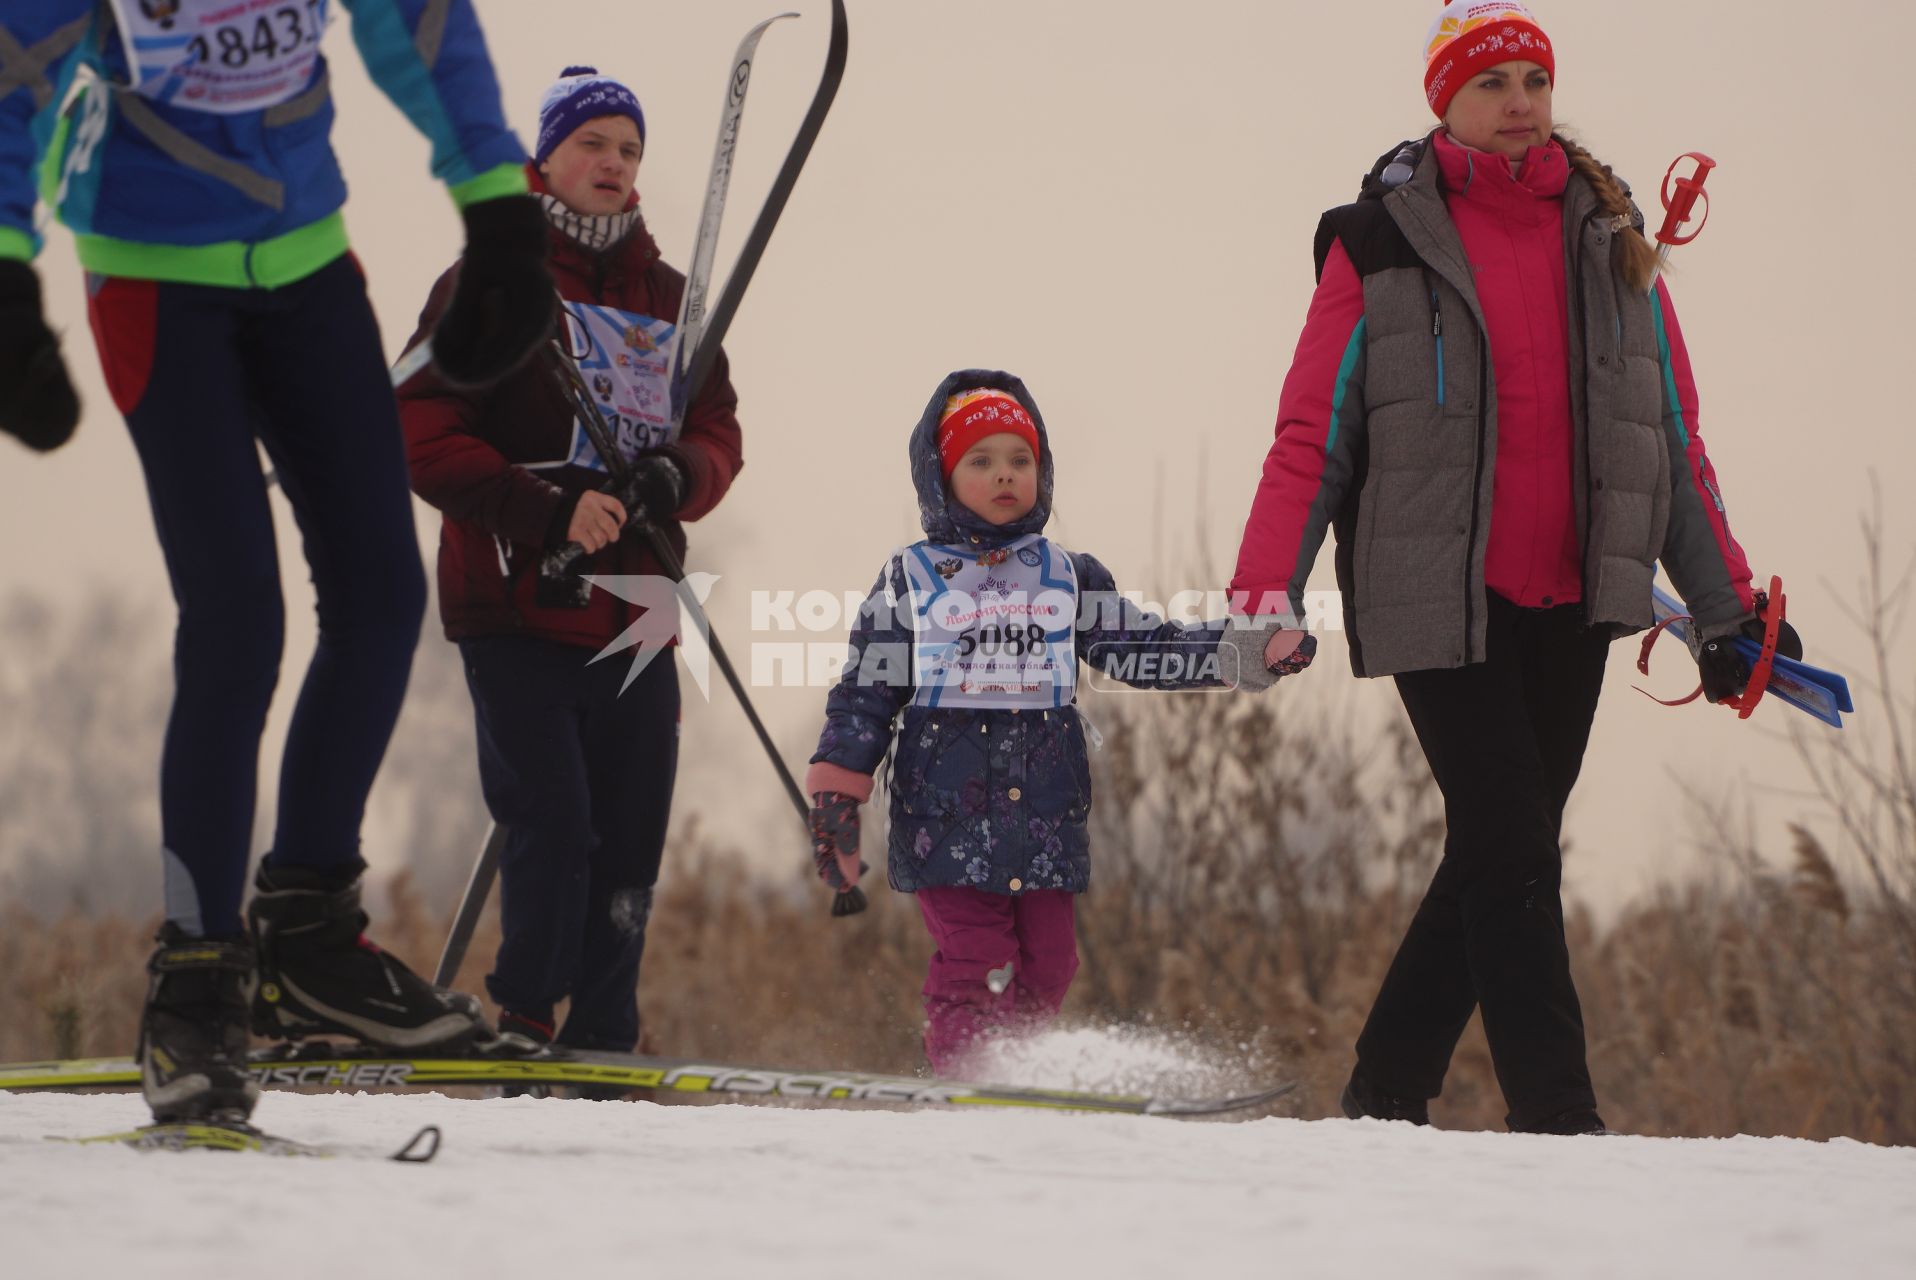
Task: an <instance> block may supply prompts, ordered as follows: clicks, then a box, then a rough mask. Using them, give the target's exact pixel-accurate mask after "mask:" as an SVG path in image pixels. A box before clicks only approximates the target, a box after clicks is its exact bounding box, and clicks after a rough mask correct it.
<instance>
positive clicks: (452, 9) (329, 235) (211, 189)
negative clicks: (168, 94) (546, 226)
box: [0, 0, 526, 288]
mask: <svg viewBox="0 0 1916 1280" xmlns="http://www.w3.org/2000/svg"><path fill="white" fill-rule="evenodd" d="M339 3H340V5H341V6H342V7H343V8H344V9H345V10H346V11H347V12H348V13H349V14H350V16H351V19H352V31H353V40H354V43H355V44H356V45H357V46H358V47H359V52H360V56H361V58H363V59H364V61H365V63H366V67H367V69H368V71H369V72H370V73H371V74H372V78H373V80H374V82H375V83H377V84H378V85H379V87H380V88H381V89H382V90H383V91H384V92H385V93H386V96H387V97H389V98H391V99H392V101H393V102H394V103H395V104H396V105H397V106H398V107H399V108H400V109H401V110H402V111H404V112H405V113H406V115H407V117H408V118H409V119H411V120H412V122H413V124H414V125H415V126H417V127H418V129H419V130H420V132H422V133H424V134H425V135H426V137H427V138H428V139H430V140H431V142H432V170H433V173H434V175H435V176H437V177H438V178H439V179H440V180H442V181H443V182H445V183H446V184H447V186H448V187H449V188H450V189H451V192H452V196H453V199H454V201H455V202H456V203H457V204H459V205H460V206H461V207H464V206H465V205H467V204H470V203H473V202H475V201H478V200H485V199H490V198H493V197H495V196H501V195H509V194H514V193H517V192H523V191H524V190H525V189H526V185H525V176H524V172H523V169H522V166H523V164H524V163H525V158H526V153H525V149H524V148H523V147H522V146H521V145H520V144H519V141H518V140H517V139H516V138H515V137H514V136H513V134H512V131H511V130H510V129H508V128H507V127H506V123H505V117H504V114H503V112H502V110H501V108H500V103H499V86H498V81H497V80H496V78H495V77H494V74H493V70H492V63H491V61H490V59H489V58H488V56H487V53H486V46H485V40H484V38H483V37H482V35H481V34H480V30H479V22H478V19H477V18H476V17H475V16H474V14H473V10H472V4H471V2H470V0H339ZM135 6H137V9H136V8H135ZM331 9H332V4H331V3H330V0H277V2H269V0H7V4H6V6H5V11H4V13H3V14H0V257H11V258H31V257H32V256H33V255H34V254H35V253H37V252H38V250H39V247H40V237H39V235H38V234H37V232H36V231H35V229H34V223H33V211H34V204H35V198H36V194H37V195H38V196H39V198H41V199H44V200H46V201H47V203H48V204H49V205H52V206H54V207H55V208H56V210H57V212H58V216H59V218H60V221H61V222H63V223H65V224H66V225H67V226H68V227H69V228H71V229H72V230H73V232H74V235H75V237H76V240H77V242H78V246H79V254H80V261H81V264H82V265H83V266H85V267H86V268H87V269H88V270H89V271H96V272H99V273H101V274H104V275H118V276H132V277H136V278H142V279H154V280H174V281H182V282H187V283H194V284H210V285H224V286H229V287H234V288H274V287H277V286H280V285H285V284H290V283H291V282H293V281H295V280H299V279H302V278H303V277H305V276H307V275H310V274H312V272H314V271H316V270H318V269H319V268H320V267H322V266H325V265H326V264H327V263H328V262H331V261H332V260H334V259H335V258H337V257H339V256H340V255H341V254H342V253H344V252H345V251H346V248H347V244H346V232H345V226H344V223H343V221H342V220H341V218H340V214H339V209H340V206H341V205H342V204H344V203H345V200H346V183H345V180H344V179H343V178H342V177H341V175H340V171H339V163H338V161H337V159H336V158H335V157H334V155H333V150H332V145H331V142H330V140H329V135H330V133H331V131H332V123H333V104H332V97H331V93H330V88H329V82H328V75H327V69H326V60H325V58H324V57H323V56H320V57H318V58H316V59H314V61H313V65H312V70H311V74H310V76H309V77H308V78H307V80H306V83H305V86H304V88H303V89H300V90H299V91H298V92H296V93H293V94H292V95H291V96H290V97H287V98H286V99H285V100H284V101H280V102H277V103H276V104H274V105H272V106H270V107H268V108H267V109H265V110H254V111H242V112H237V113H228V114H221V113H216V112H212V111H206V110H201V109H197V108H194V107H192V106H187V105H181V104H182V103H184V102H186V101H187V99H186V98H185V96H183V95H182V96H176V97H173V98H170V99H168V98H164V97H161V96H156V95H152V94H142V93H139V92H136V91H134V90H133V89H132V88H130V87H128V86H129V85H130V83H131V82H132V79H133V76H132V74H131V73H130V71H129V63H128V54H127V50H126V47H125V46H126V44H127V41H126V40H125V39H124V38H123V37H124V36H125V34H126V32H125V31H124V30H123V29H122V23H123V18H122V15H123V14H135V15H138V16H139V18H141V19H143V20H147V21H153V22H162V23H165V24H166V25H167V29H168V30H177V31H179V32H182V33H185V32H191V31H195V30H198V31H202V32H204V31H207V30H209V29H211V28H209V27H207V26H202V25H201V22H202V19H204V21H206V22H207V23H212V22H214V21H215V20H217V22H218V23H219V24H223V25H222V28H221V29H218V30H216V31H215V34H217V35H219V36H220V40H219V41H218V42H210V41H205V40H202V41H200V42H199V43H200V47H201V48H202V49H210V50H211V52H210V55H209V56H215V57H222V56H223V57H226V58H228V59H229V61H228V62H227V64H226V65H227V66H228V67H233V66H235V65H237V64H235V63H234V62H232V61H230V59H232V58H240V59H245V58H250V57H255V56H262V55H264V56H269V57H270V56H271V53H272V51H274V50H276V49H279V50H283V49H284V48H286V45H287V42H289V41H306V42H310V43H317V41H318V38H319V33H320V31H322V30H323V29H324V24H325V20H326V18H327V17H328V16H329V15H330V11H331ZM224 26H230V27H231V28H232V29H233V30H232V32H231V33H230V34H231V35H232V39H230V40H229V39H227V38H226V36H227V35H228V34H229V33H228V32H227V31H225V30H224V29H223V27H224ZM175 39H176V40H177V41H178V43H179V44H180V45H182V46H185V45H187V44H188V43H189V42H188V40H187V38H186V36H185V35H184V34H182V35H180V36H177V37H175ZM164 43H166V42H165V41H156V40H152V39H150V38H149V39H148V41H147V44H148V45H149V46H153V45H161V44H164ZM76 80H77V81H78V89H77V91H75V83H76Z"/></svg>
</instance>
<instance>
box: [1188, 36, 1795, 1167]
mask: <svg viewBox="0 0 1916 1280" xmlns="http://www.w3.org/2000/svg"><path fill="white" fill-rule="evenodd" d="M1425 58H1426V69H1425V75H1424V86H1425V89H1426V95H1427V98H1428V101H1429V103H1430V106H1431V109H1432V110H1433V111H1434V112H1435V113H1436V115H1437V117H1438V118H1439V119H1440V120H1441V121H1442V122H1443V123H1442V125H1441V126H1440V127H1439V128H1437V129H1436V130H1434V131H1433V132H1432V133H1431V134H1429V135H1428V136H1427V137H1426V138H1424V139H1423V140H1422V141H1420V142H1413V143H1408V144H1405V145H1404V146H1403V147H1401V148H1399V149H1397V150H1396V151H1394V152H1393V153H1392V154H1389V155H1386V156H1385V157H1383V158H1381V159H1380V160H1379V161H1378V163H1377V166H1376V168H1375V169H1374V170H1373V171H1372V174H1371V176H1370V177H1369V178H1368V179H1367V180H1366V182H1365V184H1364V191H1363V195H1362V198H1360V199H1359V200H1358V201H1357V203H1355V204H1352V205H1346V206H1344V207H1342V208H1339V209H1334V210H1332V211H1331V212H1329V213H1327V214H1326V215H1325V216H1324V219H1323V222H1322V223H1321V225H1320V227H1319V231H1318V236H1317V261H1318V286H1317V291H1316V294H1315V295H1314V296H1313V297H1312V299H1311V305H1310V313H1309V316H1308V318H1307V319H1306V321H1305V325H1304V332H1303V336H1302V337H1301V338H1300V339H1299V342H1298V347H1297V354H1296V357H1295V360H1294V362H1293V364H1292V366H1291V370H1290V374H1289V376H1288V377H1287V378H1286V380H1285V383H1284V390H1283V394H1282V398H1281V401H1280V404H1279V410H1278V422H1277V438H1276V441H1275V443H1274V444H1273V445H1272V447H1271V450H1270V454H1269V456H1268V457H1267V458H1266V460H1265V463H1264V472H1263V477H1262V479H1261V480H1260V482H1259V485H1258V490H1257V496H1256V499H1255V501H1254V503H1253V505H1252V508H1251V514H1250V518H1249V520H1248V522H1247V524H1246V527H1245V530H1244V539H1243V543H1242V546H1241V547H1240V549H1239V552H1238V561H1237V571H1236V574H1235V576H1234V578H1233V580H1232V584H1231V585H1232V592H1233V613H1234V615H1235V616H1234V618H1233V624H1232V628H1231V630H1230V631H1229V632H1228V633H1227V635H1226V638H1225V640H1224V642H1223V643H1224V645H1225V646H1227V647H1230V648H1232V649H1234V650H1235V651H1236V653H1237V655H1238V656H1239V657H1240V658H1242V659H1246V660H1244V661H1241V662H1240V663H1239V664H1238V667H1239V669H1241V670H1243V671H1245V672H1246V673H1248V676H1247V678H1248V679H1249V680H1250V681H1251V682H1252V683H1255V682H1257V681H1258V680H1259V679H1260V678H1261V675H1260V673H1261V672H1262V670H1263V664H1262V663H1259V662H1255V661H1251V660H1249V659H1250V658H1251V657H1252V656H1253V655H1254V654H1262V653H1263V652H1264V650H1265V648H1266V646H1267V645H1269V644H1288V643H1289V641H1288V640H1284V641H1281V642H1280V641H1278V640H1276V639H1273V638H1272V637H1273V632H1274V631H1277V630H1279V629H1281V628H1284V627H1288V626H1294V625H1296V618H1297V617H1299V616H1301V605H1302V594H1303V587H1304V582H1305V579H1306V578H1307V577H1308V575H1309V573H1310V569H1311V564H1312V562H1313V561H1314V560H1315V559H1316V555H1317V550H1318V547H1319V545H1320V544H1321V542H1322V541H1323V538H1324V534H1325V532H1326V530H1327V529H1330V528H1335V530H1336V533H1337V574H1338V584H1339V586H1340V588H1341V589H1342V593H1343V607H1344V624H1345V629H1346V632H1347V634H1348V638H1349V641H1350V648H1351V660H1352V665H1353V668H1354V669H1355V671H1356V673H1357V674H1358V675H1360V676H1383V675H1390V676H1394V677H1395V678H1396V682H1397V687H1398V691H1399V693H1400V695H1401V697H1402V699H1403V702H1404V707H1405V710H1406V711H1407V712H1408V713H1409V715H1410V720H1411V723H1412V725H1413V726H1414V728H1415V730H1416V733H1417V738H1418V741H1419V743H1420V744H1421V745H1422V747H1423V750H1424V755H1425V758H1426V759H1427V760H1428V762H1429V764H1430V767H1431V771H1432V773H1433V775H1434V776H1435V778H1436V781H1437V784H1438V786H1439V787H1440V788H1441V790H1442V791H1443V795H1444V803H1445V809H1446V815H1447V819H1448V835H1447V839H1446V841H1445V847H1444V857H1443V860H1442V862H1441V864H1440V865H1439V867H1438V869H1437V873H1436V876H1435V878H1434V879H1433V881H1432V883H1431V885H1430V888H1429V891H1428V893H1427V894H1426V896H1425V898H1424V900H1423V903H1422V904H1421V905H1420V907H1419V908H1418V911H1417V914H1416V916H1415V918H1414V919H1413V920H1412V922H1411V925H1410V928H1409V930H1408V932H1407V933H1406V934H1405V937H1404V940H1403V943H1402V945H1401V946H1400V948H1399V950H1398V953H1397V956H1396V958H1395V960H1394V961H1393V962H1392V964H1391V967H1390V970H1389V973H1388V974H1387V975H1386V977H1385V979H1384V982H1383V987H1382V989H1381V990H1380V991H1379V992H1378V995H1377V1000H1376V1003H1375V1004H1374V1006H1373V1007H1372V1010H1371V1014H1370V1018H1369V1020H1368V1022H1367V1023H1366V1025H1365V1027H1364V1030H1363V1033H1362V1035H1360V1036H1359V1038H1358V1042H1357V1065H1356V1069H1355V1070H1354V1071H1353V1072H1352V1074H1351V1079H1350V1083H1349V1085H1348V1086H1347V1088H1346V1089H1345V1092H1344V1097H1343V1106H1344V1110H1345V1111H1346V1112H1347V1113H1348V1114H1349V1115H1351V1116H1352V1117H1353V1118H1356V1117H1359V1116H1375V1117H1378V1118H1383V1119H1399V1120H1410V1121H1413V1122H1415V1123H1419V1124H1422V1123H1426V1122H1427V1120H1428V1114H1427V1109H1428V1102H1429V1100H1430V1099H1431V1098H1434V1097H1436V1096H1437V1095H1438V1093H1439V1092H1440V1090H1441V1088H1442V1085H1443V1078H1444V1072H1445V1070H1446V1068H1447V1067H1448V1065H1449V1062H1450V1055H1451V1052H1452V1050H1453V1048H1454V1047H1455V1045H1456V1042H1457V1038H1458V1036H1459V1035H1461V1034H1462V1032H1463V1029H1464V1026H1465V1024H1466V1023H1468V1022H1469V1020H1470V1015H1471V1012H1472V1010H1473V1009H1477V1008H1481V1009H1482V1010H1483V1019H1484V1030H1485V1033H1486V1035H1487V1037H1488V1039H1489V1042H1490V1049H1491V1057H1492V1060H1493V1062H1494V1064H1495V1067H1496V1071H1497V1078H1498V1082H1499V1083H1500V1085H1501V1086H1502V1088H1503V1092H1504V1098H1505V1101H1506V1103H1507V1104H1508V1107H1509V1115H1508V1123H1509V1125H1510V1127H1511V1128H1512V1129H1517V1130H1527V1131H1533V1132H1544V1133H1592V1132H1602V1131H1603V1129H1604V1124H1603V1120H1602V1119H1601V1117H1600V1116H1599V1115H1598V1113H1597V1105H1596V1095H1595V1092H1594V1091H1593V1089H1592V1087H1591V1082H1590V1072H1589V1067H1588V1065H1587V1062H1586V1057H1585V1051H1584V1035H1583V1019H1582V1013H1581V1010H1580V1009H1579V1006H1578V1003H1577V994H1576V989H1575V987H1574V986H1573V985H1572V982H1571V978H1570V964H1569V955H1568V953H1567V951H1566V949H1565V944H1564V930H1563V908H1562V902H1561V898H1560V893H1559V887H1560V882H1561V872H1562V853H1561V849H1560V847H1559V833H1560V829H1561V825H1562V819H1563V809H1564V803H1565V801H1566V800H1567V799H1568V798H1569V795H1570V790H1571V786H1572V785H1573V784H1574V783H1575V781H1576V778H1577V772H1578V769H1579V767H1580V766H1581V763H1582V759H1583V751H1584V745H1585V743H1586V742H1587V740H1588V738H1589V733H1590V725H1591V722H1592V720H1593V718H1594V717H1595V714H1596V707H1597V696H1598V691H1599V689H1600V687H1601V685H1602V681H1603V669H1604V658H1605V651H1606V650H1607V648H1608V646H1609V643H1610V641H1611V640H1612V639H1614V638H1616V637H1617V636H1619V635H1623V634H1627V633H1629V632H1631V631H1635V630H1640V629H1642V628H1643V627H1646V626H1648V625H1649V623H1650V621H1651V614H1650V588H1651V579H1652V574H1653V572H1654V566H1655V564H1656V562H1657V561H1658V560H1661V561H1662V562H1663V564H1664V566H1665V568H1666V569H1667V571H1668V572H1669V575H1670V578H1671V580H1672V582H1673V583H1674V584H1675V586H1676V588H1677V590H1678V591H1679V592H1680V593H1681V594H1682V595H1683V597H1684V599H1685V600H1686V602H1687V603H1688V605H1689V606H1690V608H1691V610H1692V612H1693V614H1694V616H1695V618H1696V619H1697V623H1698V630H1699V633H1700V635H1701V636H1702V637H1703V639H1704V641H1705V642H1706V645H1707V647H1706V649H1705V652H1704V653H1703V655H1702V666H1703V673H1704V681H1705V686H1706V691H1707V692H1708V694H1709V695H1710V697H1711V699H1712V700H1717V699H1719V698H1721V697H1723V696H1724V695H1726V694H1730V693H1734V692H1736V691H1738V690H1740V688H1741V687H1742V683H1743V681H1744V680H1745V679H1746V678H1747V672H1746V671H1744V670H1742V669H1741V667H1740V665H1739V660H1738V659H1736V658H1735V656H1734V654H1733V652H1732V650H1731V648H1730V645H1729V641H1730V640H1731V639H1732V638H1733V637H1734V635H1735V634H1736V633H1737V632H1739V631H1742V630H1745V629H1747V628H1749V627H1751V626H1753V625H1755V623H1754V621H1753V620H1754V610H1755V607H1756V601H1755V598H1754V596H1753V594H1752V591H1751V587H1750V569H1749V565H1748V563H1747V562H1746V561H1745V559H1744V555H1743V551H1742V549H1741V548H1740V547H1739V546H1738V545H1737V543H1736V540H1735V539H1734V538H1733V537H1732V536H1731V534H1730V528H1729V524H1728V522H1727V519H1726V516H1725V512H1724V505H1723V501H1722V498H1721V496H1720V494H1719V491H1718V486H1717V483H1716V478H1715V475H1714V473H1713V472H1712V470H1711V467H1710V462H1709V459H1708V458H1707V457H1706V456H1705V455H1704V451H1703V441H1702V439H1701V437H1700V436H1699V435H1698V434H1697V398H1696V389H1695V386H1694V384H1693V382H1692V379H1691V375H1690V361H1689V356H1688V354H1687V353H1686V352H1685V350H1684V346H1683V336H1682V333H1681V331H1680V330H1679V329H1678V327H1677V320H1676V313H1675V311H1674V310H1673V309H1672V307H1671V304H1670V298H1669V294H1668V291H1667V290H1666V289H1665V288H1664V286H1663V284H1662V283H1661V282H1657V281H1654V280H1653V276H1654V266H1655V255H1654V252H1653V250H1652V249H1651V248H1650V246H1649V244H1648V243H1647V242H1646V241H1645V239H1644V237H1643V235H1642V226H1643V223H1642V217H1641V215H1640V214H1639V213H1638V212H1637V210H1636V208H1635V206H1634V205H1633V204H1632V203H1631V201H1630V195H1629V191H1628V189H1627V188H1626V187H1624V186H1623V185H1622V184H1621V183H1620V182H1619V181H1618V180H1617V179H1616V178H1615V177H1613V176H1612V175H1611V173H1610V170H1609V169H1608V168H1607V167H1606V166H1604V165H1602V164H1600V163H1599V162H1598V161H1597V160H1595V159H1594V158H1593V157H1591V155H1590V154H1589V153H1588V152H1586V151H1584V150H1583V149H1582V148H1581V147H1579V146H1577V145H1576V144H1575V143H1573V142H1571V141H1570V140H1568V139H1567V138H1565V137H1563V136H1562V135H1560V134H1556V133H1554V132H1553V128H1552V120H1551V94H1552V90H1553V88H1554V87H1555V66H1556V60H1555V54H1554V50H1553V48H1552V45H1551V43H1550V40H1549V38H1548V37H1547V36H1546V35H1545V33H1544V31H1543V30H1542V28H1541V27H1540V26H1539V24H1538V22H1537V20H1536V18H1535V16H1534V15H1533V14H1532V13H1531V12H1530V11H1529V10H1528V9H1527V8H1526V7H1525V6H1523V5H1521V4H1514V3H1500V2H1485V0H1452V3H1449V4H1447V5H1445V6H1444V8H1443V11H1442V13H1441V14H1440V15H1439V17H1438V20H1437V22H1436V23H1435V24H1434V25H1433V26H1432V27H1431V30H1430V33H1429V36H1428V39H1427V42H1426V46H1425ZM1799 652H1800V649H1799Z"/></svg>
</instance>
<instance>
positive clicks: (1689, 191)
mask: <svg viewBox="0 0 1916 1280" xmlns="http://www.w3.org/2000/svg"><path fill="white" fill-rule="evenodd" d="M1685 160H1694V161H1696V168H1695V169H1694V170H1692V171H1691V173H1690V176H1689V177H1687V178H1678V177H1676V168H1677V166H1678V165H1680V164H1682V163H1683V162H1684V161H1685ZM1714 168H1716V161H1714V160H1712V159H1710V157H1708V156H1706V155H1704V154H1703V153H1702V152H1701V151H1686V152H1684V153H1683V154H1682V155H1680V156H1678V157H1677V158H1676V159H1674V160H1672V161H1671V162H1670V167H1669V168H1668V169H1667V170H1665V171H1664V174H1663V190H1662V191H1661V192H1660V193H1659V194H1660V195H1661V196H1662V199H1663V209H1664V214H1663V225H1662V226H1660V227H1658V228H1657V234H1656V241H1657V265H1656V271H1655V272H1654V273H1653V274H1652V275H1651V277H1650V285H1651V287H1652V288H1655V287H1656V277H1657V276H1659V275H1662V274H1663V269H1664V267H1665V266H1667V265H1668V264H1669V261H1670V250H1672V249H1674V248H1675V247H1676V246H1678V245H1680V244H1688V243H1690V241H1692V240H1694V239H1696V238H1697V237H1698V236H1699V235H1702V234H1703V225H1704V223H1706V222H1708V221H1709V220H1710V194H1709V192H1707V191H1705V190H1704V189H1703V184H1704V182H1705V181H1707V180H1708V179H1709V176H1710V170H1712V169H1714ZM1672 179H1674V183H1673V182H1672ZM1673 185H1674V187H1675V190H1674V192H1673V191H1672V190H1671V188H1672V186H1673ZM1699 199H1701V200H1702V201H1703V217H1702V218H1701V220H1699V221H1698V222H1697V224H1696V230H1694V231H1692V232H1690V234H1689V235H1687V236H1686V235H1683V234H1682V230H1683V224H1684V223H1686V222H1688V221H1689V220H1690V215H1691V214H1692V213H1694V212H1695V210H1696V202H1697V201H1698V200H1699Z"/></svg>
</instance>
